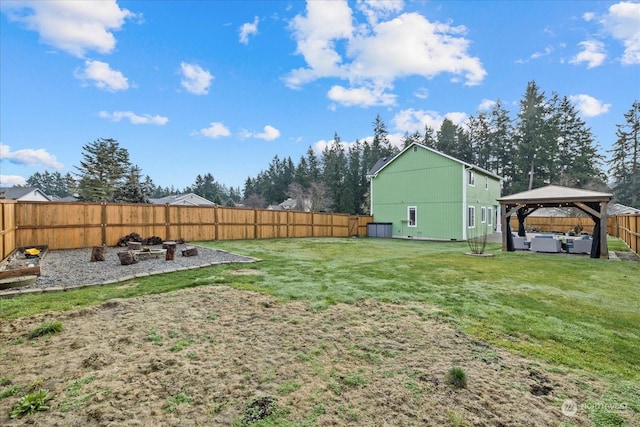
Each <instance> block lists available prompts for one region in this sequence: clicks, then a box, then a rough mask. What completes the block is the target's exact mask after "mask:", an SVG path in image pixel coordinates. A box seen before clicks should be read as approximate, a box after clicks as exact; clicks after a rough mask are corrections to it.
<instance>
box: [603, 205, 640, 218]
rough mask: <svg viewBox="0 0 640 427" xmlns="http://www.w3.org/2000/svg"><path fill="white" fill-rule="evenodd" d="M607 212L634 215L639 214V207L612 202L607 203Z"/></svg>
mask: <svg viewBox="0 0 640 427" xmlns="http://www.w3.org/2000/svg"><path fill="white" fill-rule="evenodd" d="M607 214H609V215H613V216H615V215H634V214H640V209H637V208H634V207H631V206H625V205H621V204H620V203H612V204H610V205H607Z"/></svg>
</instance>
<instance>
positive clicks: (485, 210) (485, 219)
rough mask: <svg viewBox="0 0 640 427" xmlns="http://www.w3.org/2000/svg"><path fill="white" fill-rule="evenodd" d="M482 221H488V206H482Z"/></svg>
mask: <svg viewBox="0 0 640 427" xmlns="http://www.w3.org/2000/svg"><path fill="white" fill-rule="evenodd" d="M480 222H481V223H485V222H487V208H485V207H484V206H483V207H481V208H480Z"/></svg>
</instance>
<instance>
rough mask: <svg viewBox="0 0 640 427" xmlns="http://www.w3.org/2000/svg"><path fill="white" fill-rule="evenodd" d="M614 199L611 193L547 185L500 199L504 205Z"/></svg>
mask: <svg viewBox="0 0 640 427" xmlns="http://www.w3.org/2000/svg"><path fill="white" fill-rule="evenodd" d="M612 197H613V195H612V194H610V193H601V192H599V191H590V190H582V189H579V188H571V187H562V186H560V185H547V186H545V187H540V188H535V189H533V190H529V191H523V192H521V193H516V194H511V195H509V196H505V197H501V198H499V199H498V201H499V202H502V203H503V204H506V203H509V202H513V203H529V204H533V203H547V204H549V203H569V202H600V201H607V202H608V201H609V200H611V198H612Z"/></svg>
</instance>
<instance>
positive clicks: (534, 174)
mask: <svg viewBox="0 0 640 427" xmlns="http://www.w3.org/2000/svg"><path fill="white" fill-rule="evenodd" d="M550 113H551V111H550V108H549V105H548V104H547V101H546V98H545V95H544V92H540V89H539V88H538V85H537V84H536V83H535V81H532V82H529V83H528V84H527V90H526V92H525V95H524V98H523V99H522V100H521V101H520V111H519V113H518V119H519V121H518V125H517V128H516V138H517V141H518V155H517V159H518V164H517V165H518V169H517V171H516V174H517V175H516V176H514V179H513V187H514V188H513V189H514V191H516V192H518V191H524V190H527V189H531V188H537V187H541V186H543V185H547V184H550V183H551V181H552V178H553V176H552V173H554V171H553V167H552V165H553V159H554V158H555V156H556V153H557V146H556V142H557V141H556V134H555V132H554V127H553V126H552V123H550Z"/></svg>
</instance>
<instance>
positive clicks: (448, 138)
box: [436, 119, 458, 157]
mask: <svg viewBox="0 0 640 427" xmlns="http://www.w3.org/2000/svg"><path fill="white" fill-rule="evenodd" d="M436 150H438V151H440V152H442V153H444V154H447V155H449V156H452V157H457V156H458V127H457V126H456V125H454V124H453V122H452V121H451V120H449V119H444V120H443V121H442V124H441V125H440V130H439V131H438V132H437V133H436Z"/></svg>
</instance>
